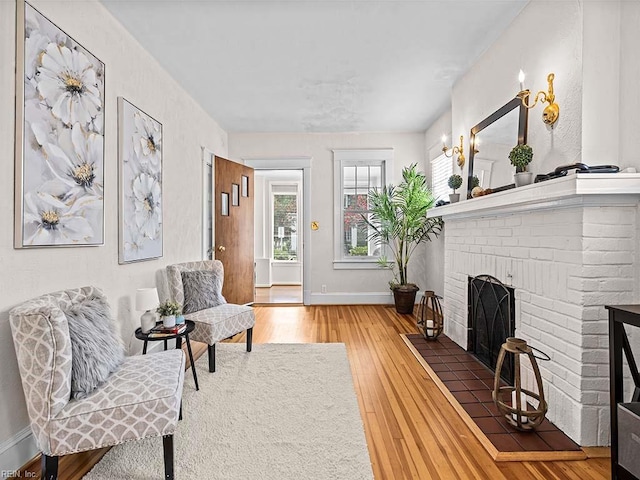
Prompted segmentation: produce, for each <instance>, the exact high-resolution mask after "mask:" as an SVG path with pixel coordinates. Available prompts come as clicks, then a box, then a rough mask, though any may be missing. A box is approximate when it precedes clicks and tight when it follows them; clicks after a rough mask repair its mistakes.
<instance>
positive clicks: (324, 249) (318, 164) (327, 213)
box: [229, 133, 425, 295]
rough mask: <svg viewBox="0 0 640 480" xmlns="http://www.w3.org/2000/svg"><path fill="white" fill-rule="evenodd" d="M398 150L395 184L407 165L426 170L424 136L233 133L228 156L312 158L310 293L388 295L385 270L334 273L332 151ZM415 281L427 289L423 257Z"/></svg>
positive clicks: (416, 266)
mask: <svg viewBox="0 0 640 480" xmlns="http://www.w3.org/2000/svg"><path fill="white" fill-rule="evenodd" d="M347 148H352V149H366V148H393V149H394V158H395V161H394V168H393V178H392V179H391V181H393V182H394V183H397V182H398V181H399V180H400V178H401V176H400V173H401V171H402V168H403V167H404V166H407V165H410V164H411V163H417V164H418V165H419V166H420V167H422V166H423V165H424V135H423V134H422V133H362V134H271V133H270V134H262V133H258V134H232V133H230V134H229V155H230V156H231V157H232V158H234V159H246V158H286V157H295V156H310V157H312V167H311V220H315V221H317V222H319V224H320V229H319V230H317V231H312V232H311V233H310V238H308V239H307V242H308V244H310V245H311V249H312V250H311V251H312V252H313V257H312V259H311V265H307V266H305V268H307V267H308V268H310V269H311V285H305V287H304V288H305V290H311V294H312V295H314V294H320V293H321V286H322V285H326V286H327V293H329V294H330V293H369V292H388V291H389V290H388V281H389V280H390V279H391V278H390V275H389V273H388V272H386V271H381V270H334V269H333V258H334V257H333V152H332V149H347ZM409 276H410V279H411V280H412V281H414V282H416V283H417V284H418V285H419V286H420V287H421V288H424V285H425V266H424V256H421V255H415V261H414V262H413V263H412V265H411V266H410V272H409Z"/></svg>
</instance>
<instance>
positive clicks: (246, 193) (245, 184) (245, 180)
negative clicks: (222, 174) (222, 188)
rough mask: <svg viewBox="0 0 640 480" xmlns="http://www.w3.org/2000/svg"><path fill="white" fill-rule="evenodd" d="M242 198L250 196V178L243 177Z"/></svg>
mask: <svg viewBox="0 0 640 480" xmlns="http://www.w3.org/2000/svg"><path fill="white" fill-rule="evenodd" d="M242 196H243V197H248V196H249V177H247V176H246V175H242Z"/></svg>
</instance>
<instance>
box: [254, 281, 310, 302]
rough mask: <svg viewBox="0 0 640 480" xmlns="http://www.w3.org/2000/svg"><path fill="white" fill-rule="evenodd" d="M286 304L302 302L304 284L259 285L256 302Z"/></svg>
mask: <svg viewBox="0 0 640 480" xmlns="http://www.w3.org/2000/svg"><path fill="white" fill-rule="evenodd" d="M273 303H277V304H285V303H299V304H301V303H302V285H274V286H272V287H257V288H256V294H255V304H256V305H265V304H273Z"/></svg>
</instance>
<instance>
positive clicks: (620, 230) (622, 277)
mask: <svg viewBox="0 0 640 480" xmlns="http://www.w3.org/2000/svg"><path fill="white" fill-rule="evenodd" d="M639 200H640V175H638V174H616V175H602V174H600V175H597V174H578V175H572V176H569V177H565V178H560V179H556V180H551V181H548V182H544V183H540V184H534V185H529V186H526V187H520V188H518V189H515V190H509V191H504V192H500V193H497V194H492V195H488V196H486V197H480V198H476V199H473V200H468V201H465V202H460V203H457V204H451V205H447V206H443V207H438V208H436V209H433V210H431V211H430V213H429V216H442V218H443V219H444V221H445V287H444V315H445V333H446V334H447V335H448V336H449V337H450V338H451V339H452V340H454V341H455V342H456V343H458V344H459V345H460V346H462V347H464V348H467V339H468V328H469V325H468V308H467V306H468V278H469V277H470V276H471V277H474V276H477V275H482V274H487V275H492V276H494V277H497V278H499V279H501V281H503V282H504V283H505V284H506V285H507V286H510V287H513V288H514V290H515V334H516V336H518V337H521V338H524V339H526V340H527V341H528V342H529V343H530V344H531V345H532V346H533V347H536V348H539V349H540V350H542V351H544V352H545V353H547V354H548V355H549V356H550V357H551V360H550V361H549V362H542V363H541V364H540V367H541V372H542V377H543V383H544V387H545V395H546V397H547V399H548V402H549V412H548V415H547V417H548V418H549V419H550V420H551V421H552V422H554V423H555V424H556V425H557V426H558V427H559V428H560V429H561V430H563V431H564V432H565V433H566V434H567V435H568V436H569V437H571V438H572V439H573V440H574V441H576V442H577V443H578V444H580V445H582V446H594V445H608V444H609V360H608V322H607V314H606V312H605V310H604V308H603V305H606V304H613V305H615V304H625V303H627V304H628V303H637V302H638V300H639V299H640V295H639V289H638V285H639V281H638V280H639V278H638V277H639V274H638V271H639V269H638V263H639V260H640V259H639V253H640V250H639V249H640V245H639V244H638V242H639V240H640V238H639V232H638V227H639V224H640V222H639V215H640V212H639V209H638V203H639ZM523 374H524V376H523V380H524V385H525V386H526V388H533V386H534V383H535V382H534V381H533V375H532V372H531V371H527V370H525V371H524V372H523Z"/></svg>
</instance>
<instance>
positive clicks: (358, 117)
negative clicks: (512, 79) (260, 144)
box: [102, 0, 528, 132]
mask: <svg viewBox="0 0 640 480" xmlns="http://www.w3.org/2000/svg"><path fill="white" fill-rule="evenodd" d="M527 1H528V0H466V1H461V0H441V1H418V0H413V1H408V0H386V1H373V0H359V1H351V0H325V1H307V0H297V1H275V0H256V1H244V0H235V1H214V0H200V1H187V0H162V1H159V0H155V1H154V0H133V1H131V0H129V1H121V0H120V1H119V0H102V3H103V4H104V5H105V6H106V8H107V9H108V10H109V11H110V12H111V13H112V14H113V15H114V16H115V17H116V18H117V19H118V20H119V21H120V22H121V23H122V24H123V25H124V26H125V28H127V29H128V30H129V31H130V32H131V33H132V34H133V36H134V37H136V38H137V40H138V41H139V42H140V43H141V44H142V45H143V46H144V47H145V48H146V49H147V50H148V51H149V52H150V53H151V54H152V55H153V56H154V57H155V58H156V59H157V60H158V62H159V63H160V64H161V65H162V66H163V67H164V68H165V69H166V70H167V71H168V72H169V73H170V74H171V75H172V76H173V77H174V78H175V79H176V80H177V81H178V82H179V83H180V84H181V85H182V87H183V88H184V89H185V90H186V91H187V92H189V94H190V95H191V96H192V97H193V98H194V99H195V100H196V101H197V102H198V103H200V105H201V106H202V107H203V108H204V109H205V110H206V111H207V112H208V113H209V114H210V115H211V116H212V117H213V118H215V119H216V120H217V121H218V122H219V123H220V125H221V126H222V128H224V129H225V130H226V131H228V132H365V131H367V132H382V131H384V132H397V131H405V132H406V131H424V130H425V129H426V128H427V127H429V126H430V124H431V123H432V122H433V121H434V120H436V119H437V118H438V116H439V115H441V114H442V113H443V112H444V111H445V110H446V109H447V108H448V106H449V104H450V92H451V87H452V85H453V84H454V83H455V81H456V79H457V78H459V77H460V76H461V75H462V74H464V73H465V72H466V71H467V70H468V68H469V67H470V66H471V65H472V64H473V63H474V62H475V60H477V58H478V57H479V56H480V54H482V52H483V51H485V50H486V49H487V48H488V47H489V46H490V45H491V43H492V42H493V41H495V40H496V38H497V37H498V36H499V34H500V33H501V32H502V31H503V30H504V29H505V28H506V26H507V25H509V23H510V22H511V21H512V20H513V19H514V18H515V16H516V15H517V14H518V13H519V12H520V10H521V9H522V8H523V7H524V5H526V3H527Z"/></svg>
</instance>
